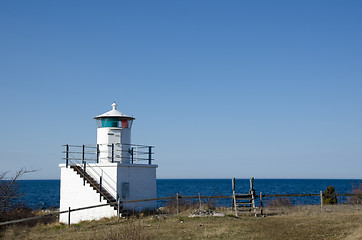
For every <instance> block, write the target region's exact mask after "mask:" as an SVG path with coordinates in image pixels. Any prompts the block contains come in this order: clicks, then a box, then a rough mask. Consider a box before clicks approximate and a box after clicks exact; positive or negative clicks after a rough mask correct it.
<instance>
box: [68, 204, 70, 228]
mask: <svg viewBox="0 0 362 240" xmlns="http://www.w3.org/2000/svg"><path fill="white" fill-rule="evenodd" d="M68 227H70V207H69V208H68Z"/></svg>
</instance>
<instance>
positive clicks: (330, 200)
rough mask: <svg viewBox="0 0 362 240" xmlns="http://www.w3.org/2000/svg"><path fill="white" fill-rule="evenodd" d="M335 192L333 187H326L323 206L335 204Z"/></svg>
mask: <svg viewBox="0 0 362 240" xmlns="http://www.w3.org/2000/svg"><path fill="white" fill-rule="evenodd" d="M337 202H338V200H337V195H336V190H335V189H334V187H333V186H329V187H327V189H326V190H325V191H324V193H323V204H337Z"/></svg>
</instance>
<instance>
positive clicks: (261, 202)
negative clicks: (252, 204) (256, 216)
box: [260, 192, 263, 215]
mask: <svg viewBox="0 0 362 240" xmlns="http://www.w3.org/2000/svg"><path fill="white" fill-rule="evenodd" d="M260 215H263V193H262V192H260Z"/></svg>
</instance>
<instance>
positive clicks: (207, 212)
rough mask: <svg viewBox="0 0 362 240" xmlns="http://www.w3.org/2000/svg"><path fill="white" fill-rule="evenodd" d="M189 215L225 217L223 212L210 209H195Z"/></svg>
mask: <svg viewBox="0 0 362 240" xmlns="http://www.w3.org/2000/svg"><path fill="white" fill-rule="evenodd" d="M189 217H225V213H221V212H216V211H212V210H196V211H193V212H191V213H190V215H189Z"/></svg>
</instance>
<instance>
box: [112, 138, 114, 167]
mask: <svg viewBox="0 0 362 240" xmlns="http://www.w3.org/2000/svg"><path fill="white" fill-rule="evenodd" d="M113 162H114V143H112V163H113Z"/></svg>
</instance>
